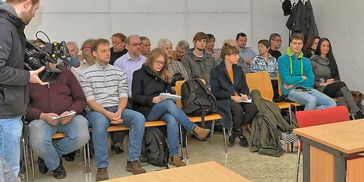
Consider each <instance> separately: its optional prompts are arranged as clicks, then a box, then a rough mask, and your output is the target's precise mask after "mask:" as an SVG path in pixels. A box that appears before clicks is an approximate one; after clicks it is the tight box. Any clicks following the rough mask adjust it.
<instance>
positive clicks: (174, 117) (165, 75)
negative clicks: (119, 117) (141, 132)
mask: <svg viewBox="0 0 364 182" xmlns="http://www.w3.org/2000/svg"><path fill="white" fill-rule="evenodd" d="M170 80H171V73H170V71H169V70H168V65H167V55H166V54H165V53H164V51H163V50H161V49H154V50H153V51H152V52H151V53H150V54H149V57H148V59H147V61H146V63H145V64H143V66H142V68H140V69H139V70H137V71H135V72H134V74H133V82H132V100H133V108H134V109H135V110H136V111H139V112H140V113H142V114H144V116H145V118H146V119H147V121H148V120H149V121H153V120H159V119H160V120H163V121H165V122H166V123H167V135H168V144H169V156H171V157H170V159H169V163H170V164H172V165H175V166H176V167H180V166H185V165H186V164H185V163H184V162H183V161H182V160H181V159H180V157H179V156H178V155H177V154H178V142H179V141H178V132H179V128H178V122H179V123H180V124H182V126H184V127H185V128H186V129H187V130H189V131H190V132H193V133H194V134H195V135H196V136H197V137H198V138H200V139H204V138H206V137H207V135H208V134H209V132H210V130H209V129H204V128H200V127H199V126H197V125H196V124H194V123H193V122H191V121H190V120H189V119H188V117H187V116H186V114H185V113H184V112H183V111H182V110H181V109H180V108H179V107H178V106H177V105H176V104H175V103H174V102H173V101H171V100H163V98H162V97H161V96H159V94H160V93H164V92H171V86H170Z"/></svg>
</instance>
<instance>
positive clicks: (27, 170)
mask: <svg viewBox="0 0 364 182" xmlns="http://www.w3.org/2000/svg"><path fill="white" fill-rule="evenodd" d="M22 146H23V159H24V165H25V174H24V175H25V181H26V182H28V181H29V169H28V163H29V161H28V159H29V158H28V150H27V148H28V147H27V142H26V139H25V138H24V137H23V138H22Z"/></svg>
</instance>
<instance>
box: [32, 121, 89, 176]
mask: <svg viewBox="0 0 364 182" xmlns="http://www.w3.org/2000/svg"><path fill="white" fill-rule="evenodd" d="M28 127H29V144H30V146H31V148H32V150H33V151H34V152H35V153H37V154H38V155H39V157H41V158H42V159H43V160H44V162H45V164H46V166H47V167H48V168H49V169H50V170H54V169H56V168H57V167H58V166H59V164H60V156H61V155H63V154H68V153H70V152H73V151H75V150H77V149H79V148H81V147H82V146H84V145H85V144H86V143H87V142H88V141H89V139H90V136H89V132H88V121H87V120H86V118H84V117H83V116H81V115H76V116H75V117H73V119H72V120H71V121H70V122H69V123H67V124H66V125H62V124H61V123H58V124H57V125H55V126H53V125H50V124H48V123H47V122H46V121H43V120H40V119H36V120H33V121H32V122H31V123H30V124H29V125H28ZM56 132H62V133H64V135H65V138H63V139H61V140H59V141H57V142H55V143H54V144H53V143H52V136H53V135H54V134H55V133H56Z"/></svg>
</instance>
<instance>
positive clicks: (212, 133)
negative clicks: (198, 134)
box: [210, 120, 215, 143]
mask: <svg viewBox="0 0 364 182" xmlns="http://www.w3.org/2000/svg"><path fill="white" fill-rule="evenodd" d="M214 130H215V120H213V121H212V123H211V131H210V143H212V139H213V138H214Z"/></svg>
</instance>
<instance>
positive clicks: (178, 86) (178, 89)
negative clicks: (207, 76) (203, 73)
mask: <svg viewBox="0 0 364 182" xmlns="http://www.w3.org/2000/svg"><path fill="white" fill-rule="evenodd" d="M203 82H204V80H203ZM183 83H184V81H177V82H176V87H175V88H176V94H177V95H179V96H181V95H182V94H181V89H182V84H183ZM177 106H178V107H179V108H182V101H181V99H180V100H178V101H177ZM189 119H190V120H191V121H192V122H195V123H196V122H201V117H199V116H195V117H189ZM220 119H222V117H221V115H220V114H210V115H206V116H205V121H211V122H212V124H211V133H210V143H211V142H212V139H213V136H214V127H215V121H216V120H220ZM181 130H182V127H181V125H180V131H181ZM223 135H224V136H223V138H224V148H225V152H226V153H227V152H228V149H227V137H226V131H225V128H223ZM185 141H186V149H187V137H185ZM186 153H187V152H186Z"/></svg>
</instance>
